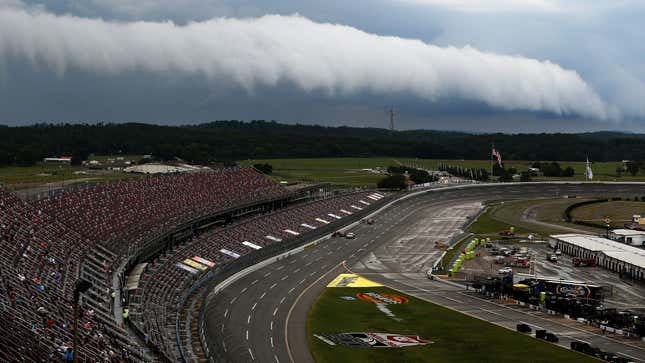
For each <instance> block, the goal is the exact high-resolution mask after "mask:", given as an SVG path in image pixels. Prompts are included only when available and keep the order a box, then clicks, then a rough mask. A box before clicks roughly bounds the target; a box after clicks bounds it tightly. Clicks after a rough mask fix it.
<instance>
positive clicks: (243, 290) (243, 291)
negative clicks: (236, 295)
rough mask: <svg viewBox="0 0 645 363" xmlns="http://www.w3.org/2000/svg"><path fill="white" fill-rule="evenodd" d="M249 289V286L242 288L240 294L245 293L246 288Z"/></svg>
mask: <svg viewBox="0 0 645 363" xmlns="http://www.w3.org/2000/svg"><path fill="white" fill-rule="evenodd" d="M248 289H249V288H248V287H245V288H243V289H242V291H240V294H243V293H245V292H246V290H248Z"/></svg>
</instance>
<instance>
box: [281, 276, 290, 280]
mask: <svg viewBox="0 0 645 363" xmlns="http://www.w3.org/2000/svg"><path fill="white" fill-rule="evenodd" d="M288 278H289V275H284V276H282V278H281V279H280V281H284V280H286V279H288Z"/></svg>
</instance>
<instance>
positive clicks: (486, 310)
mask: <svg viewBox="0 0 645 363" xmlns="http://www.w3.org/2000/svg"><path fill="white" fill-rule="evenodd" d="M478 309H479V310H481V311H485V312H487V313H489V314H493V315H498V316H501V317H503V318H507V316H506V315H504V314H500V313H498V312H495V311H492V310H488V309H484V308H478Z"/></svg>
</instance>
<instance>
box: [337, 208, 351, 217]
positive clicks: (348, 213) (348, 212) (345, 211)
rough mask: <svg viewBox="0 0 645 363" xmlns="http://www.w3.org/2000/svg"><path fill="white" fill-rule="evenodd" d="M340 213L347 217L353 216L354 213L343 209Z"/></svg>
mask: <svg viewBox="0 0 645 363" xmlns="http://www.w3.org/2000/svg"><path fill="white" fill-rule="evenodd" d="M340 211H341V212H343V213H345V214H347V215H349V216H351V215H352V212H350V211H348V210H345V209H341V210H340Z"/></svg>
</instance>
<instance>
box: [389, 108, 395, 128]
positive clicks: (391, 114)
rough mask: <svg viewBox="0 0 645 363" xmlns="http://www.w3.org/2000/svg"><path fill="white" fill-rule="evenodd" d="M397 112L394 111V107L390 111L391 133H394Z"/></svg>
mask: <svg viewBox="0 0 645 363" xmlns="http://www.w3.org/2000/svg"><path fill="white" fill-rule="evenodd" d="M395 114H396V112H395V111H394V106H392V107H390V110H389V111H388V115H389V116H390V131H394V115H395Z"/></svg>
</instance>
